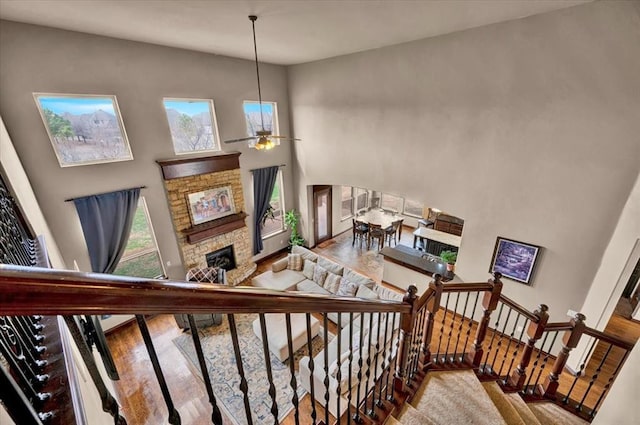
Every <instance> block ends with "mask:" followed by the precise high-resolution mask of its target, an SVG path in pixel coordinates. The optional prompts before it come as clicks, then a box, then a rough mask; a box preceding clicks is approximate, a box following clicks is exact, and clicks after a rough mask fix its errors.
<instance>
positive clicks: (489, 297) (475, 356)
mask: <svg viewBox="0 0 640 425" xmlns="http://www.w3.org/2000/svg"><path fill="white" fill-rule="evenodd" d="M501 277H502V274H501V273H498V272H496V273H494V275H493V279H489V283H490V284H491V292H485V294H484V296H483V298H482V306H483V307H484V312H483V314H482V319H480V323H479V324H478V328H477V329H476V336H475V339H474V341H473V346H472V349H471V362H472V364H473V366H474V367H480V362H481V361H482V357H483V354H484V349H483V348H482V344H483V343H484V338H485V336H486V335H487V328H488V327H489V319H490V317H491V313H493V311H495V309H496V307H497V306H498V301H499V300H500V293H501V292H502V282H501V281H500V278H501Z"/></svg>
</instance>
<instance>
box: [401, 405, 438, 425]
mask: <svg viewBox="0 0 640 425" xmlns="http://www.w3.org/2000/svg"><path fill="white" fill-rule="evenodd" d="M398 422H400V423H401V424H402V425H440V424H439V423H437V422H434V421H432V420H431V419H429V418H428V417H427V416H425V415H423V414H422V413H420V412H419V411H418V410H416V408H415V407H413V406H412V405H410V404H408V403H405V404H404V405H403V406H402V409H401V410H400V413H399V414H398ZM443 425H444V424H443Z"/></svg>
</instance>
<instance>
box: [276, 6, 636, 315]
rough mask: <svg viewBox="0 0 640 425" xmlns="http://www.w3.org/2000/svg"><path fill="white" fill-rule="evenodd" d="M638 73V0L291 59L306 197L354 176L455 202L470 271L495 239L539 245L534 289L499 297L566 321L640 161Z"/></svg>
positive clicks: (466, 276)
mask: <svg viewBox="0 0 640 425" xmlns="http://www.w3.org/2000/svg"><path fill="white" fill-rule="evenodd" d="M638 75H640V17H639V15H638V9H637V8H636V7H635V6H634V5H632V4H631V3H629V2H594V3H589V4H586V5H581V6H576V7H573V8H569V9H565V10H561V11H557V12H552V13H547V14H543V15H538V16H533V17H528V18H525V19H520V20H515V21H510V22H506V23H500V24H496V25H490V26H486V27H481V28H476V29H472V30H468V31H464V32H458V33H453V34H449V35H445V36H441V37H435V38H431V39H426V40H421V41H416V42H411V43H406V44H402V45H397V46H391V47H387V48H381V49H377V50H373V51H367V52H363V53H358V54H353V55H348V56H343V57H338V58H332V59H328V60H324V61H319V62H313V63H308V64H303V65H298V66H293V67H291V68H290V69H289V93H290V107H291V110H292V112H293V114H292V125H293V128H294V129H295V136H296V137H299V138H301V139H303V142H300V143H298V144H297V146H296V150H295V156H296V158H295V163H296V175H295V177H294V178H295V179H296V180H297V184H298V187H299V190H298V201H299V203H300V205H301V206H305V205H307V202H308V197H307V196H308V195H307V193H306V188H307V186H308V185H312V184H320V183H322V184H343V183H345V182H348V184H352V185H355V186H361V187H369V188H375V189H376V190H380V191H384V192H389V193H400V194H404V195H405V196H406V197H409V198H411V199H415V200H417V201H423V202H425V204H427V205H436V206H438V207H444V208H447V209H448V210H450V211H451V212H452V213H454V214H455V215H457V216H460V217H463V218H464V219H465V229H464V238H463V241H462V246H461V248H460V254H459V257H458V263H457V264H456V273H457V274H459V275H460V277H461V278H462V280H464V281H467V282H470V281H471V282H473V281H485V280H486V278H487V277H488V275H487V271H488V268H489V262H490V259H491V254H492V251H493V247H494V244H495V240H496V237H497V236H504V237H508V238H513V239H516V240H521V241H525V242H530V243H533V244H537V245H541V246H542V247H544V252H543V253H542V256H541V258H540V263H539V267H538V272H537V275H536V276H535V278H534V281H533V284H532V286H525V285H522V284H519V283H516V282H513V281H508V280H506V281H505V286H504V292H505V294H506V295H507V296H509V297H511V298H513V299H514V300H515V301H517V302H519V303H521V304H523V305H524V306H525V307H527V308H529V309H531V310H533V309H534V308H535V307H536V306H537V305H538V304H539V303H541V302H544V303H546V304H548V305H549V307H550V313H551V320H565V314H566V311H567V310H568V309H569V308H571V309H574V310H579V309H580V307H581V306H582V303H583V301H584V299H585V295H586V293H587V291H588V288H589V286H590V284H591V282H592V280H593V277H594V275H595V273H596V270H597V269H598V265H599V261H600V258H601V257H602V254H603V252H604V251H605V248H606V246H607V243H608V241H609V239H610V237H611V234H612V233H613V231H614V229H615V226H616V223H617V220H618V217H619V215H620V213H621V211H622V208H623V206H624V205H625V202H626V200H627V198H628V197H629V193H630V192H631V189H632V187H633V184H634V182H635V180H636V177H637V176H638V172H639V170H640V161H638V158H640V143H638V134H640V96H638V93H640V78H638ZM302 209H303V208H301V210H302ZM303 213H306V211H303ZM310 229H311V227H307V228H306V229H305V230H306V232H307V233H306V234H309V233H310Z"/></svg>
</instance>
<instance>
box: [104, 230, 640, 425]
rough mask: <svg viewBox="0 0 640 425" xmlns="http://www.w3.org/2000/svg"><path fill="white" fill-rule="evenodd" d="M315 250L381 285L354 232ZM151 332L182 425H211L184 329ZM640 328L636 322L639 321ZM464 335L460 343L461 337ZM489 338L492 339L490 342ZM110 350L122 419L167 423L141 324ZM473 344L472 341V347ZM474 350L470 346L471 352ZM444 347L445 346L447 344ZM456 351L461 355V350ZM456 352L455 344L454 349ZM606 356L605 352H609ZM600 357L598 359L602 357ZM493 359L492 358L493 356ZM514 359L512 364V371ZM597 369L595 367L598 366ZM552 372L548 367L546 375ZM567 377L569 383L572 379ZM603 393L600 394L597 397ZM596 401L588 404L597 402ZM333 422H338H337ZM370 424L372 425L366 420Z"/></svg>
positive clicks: (447, 326) (452, 327)
mask: <svg viewBox="0 0 640 425" xmlns="http://www.w3.org/2000/svg"><path fill="white" fill-rule="evenodd" d="M400 243H402V244H404V245H408V246H411V245H412V243H413V236H412V233H411V230H410V228H405V229H404V231H403V233H402V237H401V241H400ZM314 251H316V252H318V253H319V254H322V255H324V256H327V257H330V258H332V259H334V260H335V261H337V262H339V263H342V264H345V265H347V266H349V267H351V268H353V269H355V270H357V271H359V272H361V273H363V274H366V275H369V276H370V277H371V278H373V279H374V280H376V281H377V282H380V281H381V279H382V257H381V256H380V255H379V254H377V250H375V251H369V250H367V249H366V248H365V247H363V248H360V247H358V246H357V244H356V246H355V247H352V245H351V232H350V231H349V232H345V233H343V234H341V235H338V236H337V237H336V238H334V239H332V240H330V241H327V242H325V243H323V244H321V245H320V246H318V247H316V248H315V249H314ZM285 256H286V253H279V254H277V255H275V256H272V257H270V258H268V259H266V260H265V261H261V262H260V263H259V264H258V269H257V271H256V273H262V272H264V271H266V270H268V269H269V268H270V267H271V264H272V263H273V262H274V261H276V260H278V259H280V258H283V257H285ZM442 320H443V311H442V310H441V311H440V313H439V314H438V316H436V323H437V326H436V327H435V329H434V338H440V335H441V334H442V337H443V338H444V339H443V340H442V341H445V342H446V340H447V338H448V335H451V338H452V340H451V341H452V344H453V341H459V342H460V344H462V342H463V341H464V340H466V335H467V331H469V332H468V333H469V335H470V338H471V340H472V339H473V336H474V334H475V326H476V324H475V323H471V324H470V326H469V322H468V320H467V321H464V322H463V321H461V319H460V317H459V316H454V315H452V314H451V313H449V314H448V319H447V320H445V321H444V325H442ZM627 322H628V321H622V320H617V319H616V318H615V315H614V317H612V321H611V322H610V326H608V327H607V329H606V331H607V332H611V333H613V334H616V335H620V336H621V337H624V338H629V339H630V340H633V341H635V340H637V339H638V337H639V336H640V324H638V326H637V328H633V330H629V327H628V323H627ZM147 323H148V326H149V330H150V333H151V335H152V338H153V343H154V347H155V349H156V351H157V353H158V357H159V359H160V363H161V366H162V370H163V372H164V374H165V377H166V381H167V384H168V387H169V390H170V393H171V397H172V400H173V403H174V405H175V408H176V409H177V410H178V411H179V413H180V416H181V419H182V423H183V424H185V425H189V424H207V423H211V405H210V404H209V401H208V397H207V394H206V390H205V387H204V383H203V381H202V380H201V379H200V377H199V374H198V372H197V371H196V370H195V368H194V366H193V365H192V364H191V363H190V362H189V361H188V360H187V359H186V358H185V356H184V355H183V354H182V353H181V352H180V351H179V350H178V348H177V347H176V345H175V344H174V343H173V339H174V338H176V337H177V336H179V335H181V333H182V330H181V329H179V328H178V327H177V325H176V324H175V320H174V318H173V316H171V315H158V316H154V317H151V318H148V319H147ZM636 323H637V322H636ZM329 330H330V331H332V332H334V333H335V331H336V328H335V325H334V326H333V327H330V328H329ZM459 332H460V338H457V336H458V333H459ZM490 336H491V333H489V336H488V338H490ZM107 339H108V342H109V346H110V347H111V350H112V352H113V356H114V360H115V362H116V365H117V367H118V370H119V372H120V377H121V379H120V381H117V382H115V383H114V384H115V389H116V393H117V397H118V399H119V401H120V404H121V406H122V411H123V415H124V416H125V417H126V419H127V421H128V423H129V424H130V425H156V424H160V423H167V417H168V413H167V407H166V404H165V402H164V400H163V396H162V393H161V390H160V386H159V384H158V382H157V380H156V377H155V375H154V372H153V368H152V366H151V363H150V360H149V356H148V353H147V350H146V348H145V346H144V343H143V342H142V338H141V335H140V331H139V330H138V327H137V324H135V323H131V324H128V325H125V326H123V327H122V328H120V329H118V330H117V331H116V332H113V333H111V334H110V335H108V337H107ZM468 344H471V342H468ZM468 346H469V345H467V347H468ZM436 347H437V342H436V341H435V340H434V343H433V344H432V348H433V349H434V351H435V348H436ZM442 347H444V345H442ZM456 347H457V348H456V350H458V351H462V346H460V347H458V346H457V344H456ZM452 350H453V345H452V346H451V350H450V351H452ZM513 350H514V345H512V346H511V347H510V348H509V352H508V353H507V350H506V343H505V344H504V345H500V346H498V350H497V353H496V356H497V358H498V359H502V358H503V356H504V358H507V359H510V358H511V354H512V352H513ZM605 351H606V347H605ZM603 353H604V351H603V350H602V347H600V346H599V347H596V349H595V350H594V355H593V356H592V360H591V362H590V363H589V365H588V366H587V367H586V373H585V374H584V377H582V378H580V379H579V381H578V383H577V385H576V388H575V389H574V393H580V394H581V391H582V390H583V389H586V388H588V386H589V384H590V379H591V376H592V375H593V373H594V371H595V369H596V368H597V365H598V363H599V361H600V360H599V359H602V355H603ZM598 356H599V357H598ZM492 357H493V354H492ZM612 360H613V359H612V356H611V355H610V356H609V358H608V359H607V362H605V363H604V364H603V366H602V368H601V375H603V376H607V373H608V371H610V370H611V369H612V368H614V367H615V363H613V362H612ZM509 361H510V360H507V366H508V363H509ZM594 365H595V366H594ZM548 370H550V368H549V367H548V368H547V371H548ZM567 378H568V379H567ZM572 381H573V377H572V376H570V375H569V374H568V373H566V372H565V373H564V374H563V379H562V380H561V386H560V391H562V392H566V390H567V388H568V387H567V386H568V385H570V384H571V382H572ZM604 384H606V381H605V382H604V383H601V382H596V383H595V385H594V386H593V389H592V391H593V393H594V394H596V393H597V390H600V391H601V390H602V386H603V385H604ZM598 394H599V393H598ZM593 397H597V396H593V395H592V396H591V397H590V398H588V399H587V402H589V403H593V402H595V400H592V398H593ZM317 408H318V418H323V417H324V412H323V410H322V408H321V407H320V406H319V405H317ZM310 412H311V401H310V397H309V395H305V396H304V398H303V399H302V400H301V402H300V415H301V418H309V417H310ZM332 420H333V418H332ZM224 422H225V425H227V424H231V421H230V420H229V419H228V418H225V419H224ZM308 422H309V421H308V419H306V420H305V419H303V420H302V422H301V423H308ZM365 422H370V421H365ZM282 423H283V424H286V425H292V424H294V423H295V422H294V417H293V412H292V413H291V414H290V415H289V416H288V417H287V418H286V419H285V420H284V421H283V422H282Z"/></svg>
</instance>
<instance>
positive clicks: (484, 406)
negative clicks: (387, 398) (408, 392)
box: [411, 370, 507, 425]
mask: <svg viewBox="0 0 640 425" xmlns="http://www.w3.org/2000/svg"><path fill="white" fill-rule="evenodd" d="M411 404H412V405H413V407H415V408H416V409H417V410H418V411H419V412H420V413H422V414H423V415H425V416H426V417H428V418H429V419H431V420H432V421H433V422H435V423H436V424H441V425H448V424H469V425H470V424H474V425H507V423H506V422H505V420H504V419H503V418H502V416H500V412H499V411H498V409H497V408H496V406H495V405H494V404H493V402H492V401H491V399H490V398H489V396H488V395H487V393H486V392H485V391H484V388H483V386H482V384H481V383H480V381H478V379H477V378H476V376H475V374H474V373H473V371H470V370H465V371H453V372H431V373H428V374H427V377H426V378H425V380H424V382H423V384H422V386H421V387H420V389H419V390H418V393H417V394H416V397H415V398H414V400H413V401H412V402H411Z"/></svg>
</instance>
